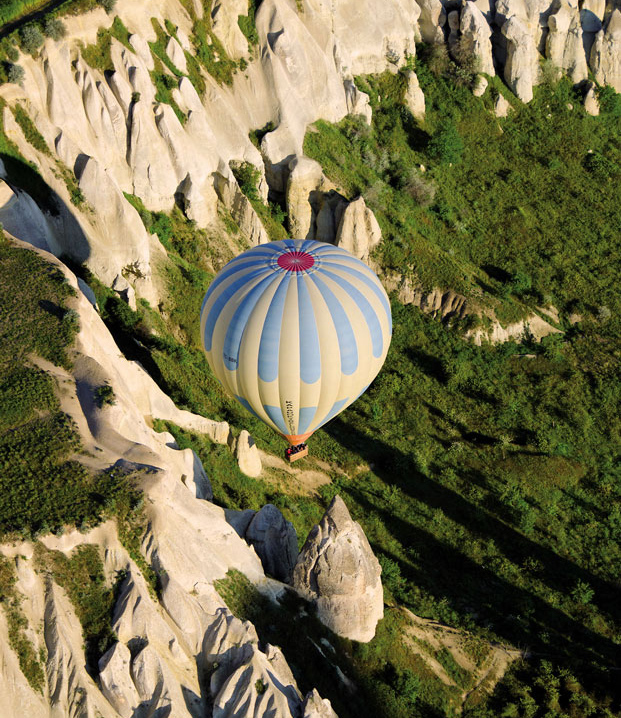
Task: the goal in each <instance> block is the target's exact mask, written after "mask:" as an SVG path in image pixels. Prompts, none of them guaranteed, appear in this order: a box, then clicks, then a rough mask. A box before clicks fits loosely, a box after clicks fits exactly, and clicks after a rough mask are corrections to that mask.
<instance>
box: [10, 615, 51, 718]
mask: <svg viewBox="0 0 621 718" xmlns="http://www.w3.org/2000/svg"><path fill="white" fill-rule="evenodd" d="M8 633H9V629H8V626H7V624H6V617H5V615H4V611H0V636H2V637H3V640H1V641H0V665H1V666H2V670H1V671H0V715H2V716H6V717H7V718H12V717H13V716H16V717H17V716H22V715H25V716H28V718H49V715H50V708H49V706H48V705H47V704H46V702H45V701H44V699H43V696H42V695H40V694H39V693H37V692H36V691H34V690H33V689H32V688H31V687H30V685H29V683H28V681H27V680H26V677H25V676H24V674H23V673H22V671H21V668H20V666H19V660H18V658H17V655H16V653H15V652H14V651H13V649H12V648H11V647H10V645H9V641H8Z"/></svg>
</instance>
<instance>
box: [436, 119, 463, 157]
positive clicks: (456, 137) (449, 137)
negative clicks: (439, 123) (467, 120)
mask: <svg viewBox="0 0 621 718" xmlns="http://www.w3.org/2000/svg"><path fill="white" fill-rule="evenodd" d="M463 151H464V141H463V140H462V138H461V136H460V134H459V132H458V131H457V127H455V123H454V122H448V123H447V124H446V125H445V126H444V127H442V128H441V129H440V130H439V131H438V132H436V134H435V135H434V136H433V138H432V139H431V142H430V143H429V153H430V155H431V156H432V157H435V158H436V159H438V160H440V162H442V163H443V164H449V163H450V164H455V163H457V162H459V160H460V159H461V155H462V152H463Z"/></svg>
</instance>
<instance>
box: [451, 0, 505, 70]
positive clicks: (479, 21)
mask: <svg viewBox="0 0 621 718" xmlns="http://www.w3.org/2000/svg"><path fill="white" fill-rule="evenodd" d="M459 30H460V32H461V41H460V42H461V51H462V52H463V53H464V54H471V55H472V56H473V57H474V58H476V70H477V72H482V73H485V74H486V75H495V74H496V71H495V70H494V60H493V57H492V41H491V39H490V38H491V35H492V29H491V27H490V26H489V24H488V22H487V20H486V19H485V16H484V15H483V13H482V12H481V11H480V10H479V8H478V7H477V6H476V4H475V3H473V2H466V3H464V5H463V9H462V11H461V17H460V23H459Z"/></svg>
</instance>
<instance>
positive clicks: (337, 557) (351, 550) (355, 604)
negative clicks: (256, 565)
mask: <svg viewBox="0 0 621 718" xmlns="http://www.w3.org/2000/svg"><path fill="white" fill-rule="evenodd" d="M380 573H381V568H380V565H379V562H378V560H377V559H376V558H375V556H374V555H373V551H372V550H371V547H370V546H369V542H368V541H367V538H366V536H365V535H364V531H363V530H362V528H361V527H360V525H359V524H357V523H356V522H354V521H353V520H352V518H351V516H350V515H349V511H348V510H347V506H345V503H344V502H343V500H342V499H341V498H340V497H339V496H335V498H334V499H333V500H332V503H331V504H330V506H329V507H328V509H327V511H326V513H325V514H324V515H323V518H322V519H321V521H320V523H319V524H318V525H316V526H314V527H313V528H312V529H311V532H310V533H309V535H308V538H307V539H306V543H305V544H304V547H303V548H302V551H301V553H300V555H299V557H298V561H297V564H296V566H295V569H294V571H293V585H294V587H295V588H296V589H297V590H298V591H299V592H300V594H301V595H302V596H304V597H305V598H307V599H308V600H309V601H312V602H313V603H315V605H316V606H317V616H318V617H319V619H320V620H321V621H322V622H323V623H324V624H325V625H326V626H328V628H330V629H331V630H332V631H334V632H335V633H337V634H338V635H340V636H344V637H345V638H350V639H351V640H354V641H362V642H367V641H370V640H371V639H372V638H373V636H374V635H375V626H376V625H377V622H378V621H379V620H380V618H381V617H382V616H383V613H384V600H383V592H382V582H381V581H380Z"/></svg>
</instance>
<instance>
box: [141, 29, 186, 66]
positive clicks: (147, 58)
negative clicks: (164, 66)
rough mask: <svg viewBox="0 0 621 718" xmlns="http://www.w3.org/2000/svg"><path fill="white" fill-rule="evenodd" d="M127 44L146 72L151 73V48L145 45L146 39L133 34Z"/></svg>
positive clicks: (153, 64) (152, 64)
mask: <svg viewBox="0 0 621 718" xmlns="http://www.w3.org/2000/svg"><path fill="white" fill-rule="evenodd" d="M129 44H130V45H131V46H132V47H133V48H134V52H135V53H136V55H138V57H139V58H140V60H141V62H142V63H143V64H144V66H145V67H146V68H147V70H149V72H151V70H153V68H154V66H155V63H154V60H153V55H152V54H151V48H150V47H149V44H148V43H147V41H146V39H145V38H144V37H142V35H138V34H133V35H131V36H130V38H129ZM171 59H172V58H171ZM179 69H181V68H179Z"/></svg>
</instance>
